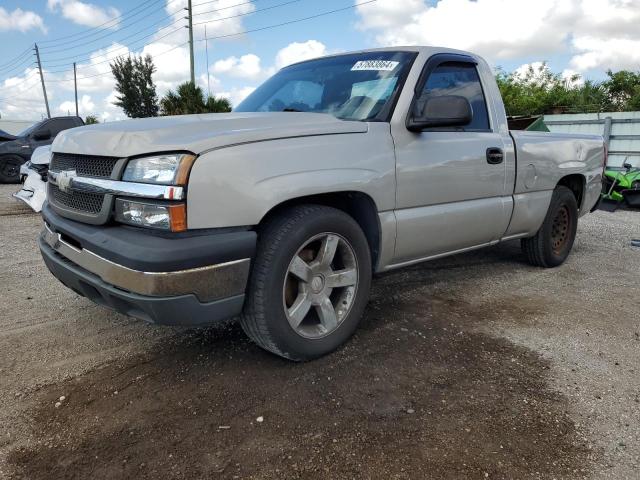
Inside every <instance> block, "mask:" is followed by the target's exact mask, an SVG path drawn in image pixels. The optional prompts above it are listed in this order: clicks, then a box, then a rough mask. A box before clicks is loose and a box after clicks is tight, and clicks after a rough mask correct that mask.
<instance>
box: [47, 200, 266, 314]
mask: <svg viewBox="0 0 640 480" xmlns="http://www.w3.org/2000/svg"><path fill="white" fill-rule="evenodd" d="M43 216H44V219H45V227H44V229H43V231H42V234H41V235H40V238H39V245H40V250H41V252H42V256H43V258H44V261H45V264H46V265H47V267H48V268H49V270H50V271H51V273H53V275H54V276H55V277H57V278H58V279H59V280H60V281H61V282H62V283H63V284H65V285H66V286H68V287H69V288H71V289H72V290H74V291H75V292H77V293H79V294H80V295H83V296H85V297H87V298H89V299H90V300H92V301H94V302H95V303H98V304H100V305H104V306H106V307H109V308H112V309H114V310H117V311H119V312H121V313H124V314H126V315H130V316H133V317H136V318H141V319H143V320H146V321H150V322H154V323H159V324H166V325H205V324H209V323H214V322H216V321H218V320H222V319H224V318H229V317H232V316H235V315H237V314H239V313H240V312H241V310H242V306H243V303H244V292H245V288H246V284H247V280H248V276H249V269H250V263H251V260H250V259H251V257H252V256H253V251H254V249H255V232H251V231H243V232H231V233H212V234H207V235H198V236H196V237H183V238H166V237H157V236H153V235H152V234H151V233H148V232H145V231H140V230H138V229H131V228H128V227H121V226H120V227H94V226H90V225H85V224H80V223H77V222H73V221H70V220H68V219H65V218H63V217H60V216H59V215H57V214H55V213H53V212H52V211H51V210H49V209H48V208H47V207H46V206H45V209H44V210H43ZM123 233H124V235H123ZM123 242H126V245H125V243H123ZM92 247H93V248H92ZM122 248H125V250H129V252H128V254H127V252H126V251H123V250H122ZM176 258H178V259H179V260H181V261H179V262H177V263H176V260H175V259H176ZM207 259H209V260H207ZM216 259H217V261H216ZM116 260H119V261H116ZM212 261H213V262H212ZM140 267H143V268H140Z"/></svg>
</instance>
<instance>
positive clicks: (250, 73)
mask: <svg viewBox="0 0 640 480" xmlns="http://www.w3.org/2000/svg"><path fill="white" fill-rule="evenodd" d="M211 71H212V72H213V73H226V74H228V75H230V76H232V77H239V78H254V79H255V78H258V77H260V75H261V74H262V67H261V66H260V57H258V56H257V55H254V54H253V53H248V54H247V55H243V56H241V57H240V58H238V57H229V58H225V59H223V60H218V61H217V62H216V63H214V64H213V66H212V67H211Z"/></svg>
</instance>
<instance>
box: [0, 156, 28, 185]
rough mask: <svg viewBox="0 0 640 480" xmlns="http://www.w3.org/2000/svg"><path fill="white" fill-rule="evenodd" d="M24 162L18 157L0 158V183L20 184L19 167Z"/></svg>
mask: <svg viewBox="0 0 640 480" xmlns="http://www.w3.org/2000/svg"><path fill="white" fill-rule="evenodd" d="M24 162H25V161H24V159H23V158H22V157H19V156H18V155H3V156H0V183H18V182H20V166H21V165H22V164H23V163H24Z"/></svg>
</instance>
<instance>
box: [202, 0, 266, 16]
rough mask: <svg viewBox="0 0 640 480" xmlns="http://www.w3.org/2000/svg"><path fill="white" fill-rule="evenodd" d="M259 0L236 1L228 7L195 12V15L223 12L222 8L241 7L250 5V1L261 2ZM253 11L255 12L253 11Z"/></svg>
mask: <svg viewBox="0 0 640 480" xmlns="http://www.w3.org/2000/svg"><path fill="white" fill-rule="evenodd" d="M216 1H219V0H216ZM259 1H260V0H253V1H248V2H242V3H236V4H235V5H229V6H228V7H222V8H216V9H215V10H207V11H206V12H198V13H194V14H193V16H194V17H195V16H196V15H205V14H207V13H215V12H221V11H222V10H229V9H230V8H235V7H241V6H242V5H248V4H250V3H255V2H259ZM204 3H209V2H204ZM204 3H199V4H198V5H204ZM195 6H197V5H194V7H195ZM254 11H255V10H254ZM251 13H253V12H251Z"/></svg>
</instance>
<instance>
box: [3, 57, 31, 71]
mask: <svg viewBox="0 0 640 480" xmlns="http://www.w3.org/2000/svg"><path fill="white" fill-rule="evenodd" d="M33 63H34V62H33V58H31V55H29V56H28V57H25V58H24V59H23V61H22V62H21V63H18V64H16V65H14V66H13V67H11V68H7V69H5V70H3V71H2V75H3V76H11V73H12V72H15V71H16V70H20V69H24V68H27V67H29V66H30V65H33Z"/></svg>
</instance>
